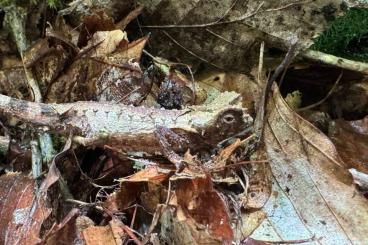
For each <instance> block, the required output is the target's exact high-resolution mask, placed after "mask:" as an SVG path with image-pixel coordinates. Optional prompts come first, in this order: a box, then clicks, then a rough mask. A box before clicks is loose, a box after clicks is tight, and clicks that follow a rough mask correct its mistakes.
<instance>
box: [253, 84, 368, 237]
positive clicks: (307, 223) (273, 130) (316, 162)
mask: <svg viewBox="0 0 368 245" xmlns="http://www.w3.org/2000/svg"><path fill="white" fill-rule="evenodd" d="M268 108H269V113H268V117H267V118H268V120H267V124H266V127H265V142H266V146H267V152H268V156H269V161H270V165H271V167H272V172H273V175H274V177H275V181H276V182H275V184H274V185H273V189H274V191H273V197H272V198H271V202H270V203H269V205H266V206H267V207H266V209H265V210H267V209H268V213H269V214H268V215H269V217H268V219H267V222H269V223H271V224H273V225H272V227H273V228H272V229H270V227H269V228H266V226H265V225H266V224H265V225H261V226H260V228H259V229H257V230H256V232H255V233H254V234H253V235H254V236H255V237H253V238H256V239H259V240H269V238H271V237H272V236H273V239H275V240H280V239H281V240H288V239H290V238H296V240H298V239H303V238H304V239H312V238H313V239H315V240H318V243H319V244H364V243H365V242H367V236H366V234H367V232H368V227H367V226H365V225H364V224H365V223H366V222H368V205H367V201H366V199H364V197H362V196H361V195H359V194H355V190H354V187H353V186H352V185H351V181H352V178H351V175H350V173H349V172H348V171H347V170H346V169H345V168H344V163H343V162H342V161H341V159H340V157H339V156H338V154H337V151H336V149H335V147H334V146H333V144H332V143H331V142H330V140H329V139H328V138H327V137H326V136H325V135H323V134H322V133H321V132H320V131H319V130H318V129H316V128H315V127H313V126H312V125H311V124H310V123H309V122H307V121H305V120H304V119H302V118H301V117H300V116H298V115H297V114H296V113H295V112H293V111H292V110H291V109H290V108H289V107H288V106H287V104H286V103H285V101H284V100H283V99H282V97H281V95H280V93H279V91H278V89H277V87H276V86H274V87H273V96H272V97H271V99H270V101H269V104H268ZM271 205H273V206H272V207H271ZM282 210H290V211H287V213H285V211H282ZM294 214H295V215H294ZM293 215H294V216H293ZM285 222H287V223H285ZM288 224H293V229H292V230H290V229H287V227H288ZM267 229H268V231H267ZM275 232H276V233H277V234H276V233H275ZM266 233H267V234H269V235H270V234H273V235H270V236H269V237H268V238H266V239H265V234H266ZM262 238H263V239H262ZM313 239H312V240H313Z"/></svg>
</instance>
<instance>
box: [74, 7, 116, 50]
mask: <svg viewBox="0 0 368 245" xmlns="http://www.w3.org/2000/svg"><path fill="white" fill-rule="evenodd" d="M79 4H80V3H79ZM78 24H79V23H78ZM114 29H116V28H115V24H114V20H113V19H112V18H110V17H109V16H108V15H106V14H105V12H104V11H103V10H97V11H95V12H94V13H92V14H90V15H87V16H84V19H83V24H82V26H81V27H80V30H81V31H80V34H79V38H78V47H84V46H85V45H86V44H87V42H88V40H89V39H90V38H91V37H92V36H93V34H94V33H95V32H97V31H111V30H114Z"/></svg>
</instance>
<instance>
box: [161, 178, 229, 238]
mask: <svg viewBox="0 0 368 245" xmlns="http://www.w3.org/2000/svg"><path fill="white" fill-rule="evenodd" d="M175 184H176V190H175V194H176V201H177V205H178V206H180V208H181V210H182V211H183V214H182V215H183V216H184V217H185V218H186V219H187V223H186V224H183V225H185V226H187V229H189V230H191V229H194V230H196V228H194V227H196V226H199V227H202V228H199V230H202V229H203V231H199V234H195V235H193V237H192V235H191V234H190V233H189V234H185V233H183V234H182V235H184V236H183V238H187V239H194V241H197V242H203V240H196V239H198V238H199V237H195V236H196V235H200V234H201V233H202V232H203V233H204V234H205V233H207V232H208V233H209V234H210V236H212V237H213V238H212V239H215V240H216V239H217V240H218V241H222V242H223V243H225V244H226V243H229V242H231V241H232V240H233V237H234V234H233V231H232V229H231V225H230V218H229V214H228V211H227V208H226V205H225V203H224V200H223V199H222V198H221V197H220V195H219V194H218V193H217V192H216V190H214V189H213V185H212V181H211V178H210V176H205V177H204V178H200V177H199V178H195V179H189V178H186V179H184V178H181V179H177V180H176V181H175ZM193 222H194V223H193ZM166 225H167V224H166ZM176 225H178V224H176ZM190 227H192V228H190ZM177 228H178V227H176V228H175V227H173V228H172V229H171V232H175V229H177ZM187 231H188V230H187ZM179 237H180V236H177V239H179ZM181 242H184V240H183V241H181Z"/></svg>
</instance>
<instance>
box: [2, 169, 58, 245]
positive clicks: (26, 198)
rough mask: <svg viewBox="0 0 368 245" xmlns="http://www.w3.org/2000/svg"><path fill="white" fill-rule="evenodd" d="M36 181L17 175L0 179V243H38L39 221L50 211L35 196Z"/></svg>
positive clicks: (41, 221)
mask: <svg viewBox="0 0 368 245" xmlns="http://www.w3.org/2000/svg"><path fill="white" fill-rule="evenodd" d="M35 188H36V182H35V181H34V180H32V179H30V178H28V177H26V176H24V175H22V174H19V173H9V174H6V175H2V176H1V177H0V197H1V201H0V216H1V221H0V230H1V231H2V232H1V235H0V243H1V244H24V245H26V244H27V245H28V244H29V245H32V244H36V243H38V242H40V238H39V233H40V229H41V225H42V223H43V221H44V220H45V219H46V218H47V217H48V216H49V214H50V212H51V210H50V209H48V208H47V207H46V206H45V201H44V199H43V198H37V197H36V195H35Z"/></svg>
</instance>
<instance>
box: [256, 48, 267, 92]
mask: <svg viewBox="0 0 368 245" xmlns="http://www.w3.org/2000/svg"><path fill="white" fill-rule="evenodd" d="M264 47H265V42H264V41H262V43H261V47H260V48H259V61H258V72H257V83H258V86H262V82H261V77H262V70H263V55H264Z"/></svg>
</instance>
